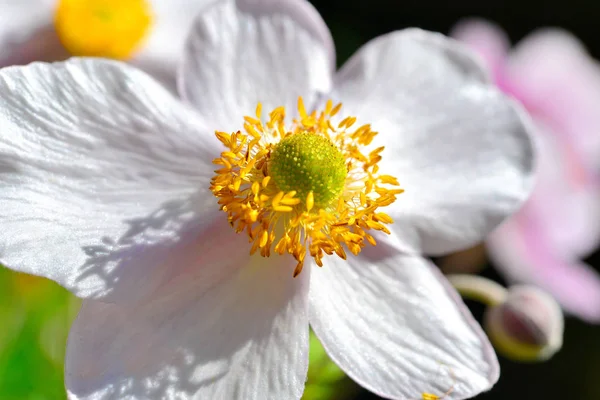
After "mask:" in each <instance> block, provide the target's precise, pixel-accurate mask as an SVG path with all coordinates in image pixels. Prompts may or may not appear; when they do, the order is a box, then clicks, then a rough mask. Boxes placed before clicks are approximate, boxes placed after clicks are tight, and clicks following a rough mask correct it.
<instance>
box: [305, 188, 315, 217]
mask: <svg viewBox="0 0 600 400" xmlns="http://www.w3.org/2000/svg"><path fill="white" fill-rule="evenodd" d="M314 206H315V196H314V195H313V192H312V190H311V191H310V192H308V194H307V195H306V211H309V212H310V210H312V208H313V207H314Z"/></svg>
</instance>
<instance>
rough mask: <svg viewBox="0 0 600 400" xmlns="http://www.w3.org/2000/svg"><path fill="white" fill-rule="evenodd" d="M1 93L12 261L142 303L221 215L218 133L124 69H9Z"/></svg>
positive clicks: (93, 63) (0, 167) (6, 247)
mask: <svg viewBox="0 0 600 400" xmlns="http://www.w3.org/2000/svg"><path fill="white" fill-rule="evenodd" d="M0 92H2V94H3V95H2V96H1V97H0V132H1V136H0V221H2V222H1V224H2V229H1V230H0V262H1V263H3V264H5V265H6V266H8V267H10V268H13V269H15V270H18V271H23V272H27V273H31V274H35V275H41V276H45V277H48V278H50V279H53V280H55V281H57V282H58V283H60V284H61V285H64V286H65V287H66V288H68V289H70V290H72V291H73V292H74V293H75V294H77V295H78V296H82V297H102V296H108V295H111V296H116V297H119V296H120V295H126V296H133V297H136V296H137V295H141V292H142V289H144V287H143V286H142V287H138V285H139V282H140V281H141V282H146V281H152V280H153V279H154V278H155V277H156V275H155V274H158V275H160V274H163V273H164V272H160V271H158V270H156V271H155V270H154V269H155V268H160V265H159V264H160V261H161V260H164V258H165V257H166V255H165V253H166V252H168V251H172V249H173V248H175V247H176V246H177V245H178V244H179V242H180V241H182V240H184V239H185V238H188V236H186V237H185V238H184V239H182V238H181V236H184V235H190V237H192V238H193V237H195V236H197V235H198V234H199V232H200V231H201V230H202V227H203V223H206V222H205V221H204V220H205V219H208V217H207V214H208V210H209V208H207V201H210V203H211V209H213V210H215V209H216V205H214V206H213V203H214V199H213V198H212V196H210V195H208V194H207V193H206V192H207V191H208V190H207V189H208V185H209V179H210V176H211V171H212V170H213V166H212V165H211V158H212V156H213V152H212V149H211V147H210V146H211V143H212V142H210V140H211V139H209V138H210V137H212V135H210V136H208V135H207V134H206V133H205V131H204V127H203V123H202V121H200V120H199V119H198V117H197V116H196V115H195V114H194V113H193V112H191V111H190V110H188V109H187V108H186V107H185V106H184V105H183V104H181V103H180V102H178V101H177V100H175V99H174V98H173V97H171V95H170V94H169V93H167V92H166V91H165V90H164V89H163V88H162V87H161V86H160V85H159V84H158V83H156V82H155V81H153V80H152V79H151V78H150V77H148V76H147V75H146V74H144V73H142V72H140V71H138V70H136V69H134V68H132V67H128V66H126V65H125V64H122V63H118V62H111V61H102V60H96V59H71V60H70V61H67V62H64V63H56V64H42V63H36V64H30V65H29V66H26V67H8V68H5V69H2V70H1V71H0ZM212 207H214V208H212ZM117 289H118V290H117Z"/></svg>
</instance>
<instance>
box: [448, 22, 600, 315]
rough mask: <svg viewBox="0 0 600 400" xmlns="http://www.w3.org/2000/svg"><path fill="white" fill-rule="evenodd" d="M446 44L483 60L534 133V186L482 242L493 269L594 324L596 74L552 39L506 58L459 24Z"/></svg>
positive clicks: (548, 32) (482, 27)
mask: <svg viewBox="0 0 600 400" xmlns="http://www.w3.org/2000/svg"><path fill="white" fill-rule="evenodd" d="M452 36H454V37H456V38H457V39H459V40H461V41H463V42H465V43H466V44H468V45H469V46H470V47H472V48H473V49H475V50H477V51H478V52H479V54H480V55H482V56H483V59H484V60H485V62H486V63H487V64H488V65H489V67H490V68H491V69H492V71H493V72H494V78H495V81H496V84H497V85H498V87H499V88H501V89H502V90H503V91H504V92H505V93H508V94H510V95H511V96H513V97H514V98H515V99H517V100H518V101H520V102H521V103H522V104H523V105H524V106H525V108H526V109H527V110H528V111H529V113H530V114H531V115H532V116H533V119H534V122H535V126H536V130H535V136H534V138H535V141H534V142H535V143H536V145H537V146H536V147H537V149H536V150H537V152H538V154H539V156H538V159H539V161H538V166H537V169H536V174H537V179H536V185H535V188H534V191H533V194H532V196H531V198H530V199H529V200H528V201H527V203H526V204H525V206H524V207H523V208H522V209H521V210H520V211H519V212H518V213H517V214H516V215H514V216H513V217H512V218H510V219H509V220H507V221H506V222H505V223H504V224H503V225H502V226H501V227H500V228H499V229H497V230H496V231H495V232H494V233H492V234H491V235H490V236H489V238H488V239H487V241H486V244H487V248H488V252H489V254H490V256H491V258H492V260H493V261H494V263H495V264H496V265H497V266H498V269H499V271H500V272H501V273H503V274H504V275H505V277H506V278H507V279H509V280H511V281H512V282H523V283H531V284H535V285H538V286H540V287H542V288H543V289H545V290H547V291H548V292H549V293H551V294H552V295H553V296H555V297H556V299H557V300H558V301H559V302H560V303H561V305H562V306H563V308H564V309H565V310H566V311H568V312H570V313H572V314H575V315H577V316H579V317H581V318H583V319H585V320H587V321H590V322H600V277H599V276H598V274H597V273H596V272H595V271H594V270H593V269H592V268H591V267H590V266H588V265H587V264H585V263H584V262H582V261H580V259H581V258H582V257H585V256H586V255H587V254H589V253H591V252H592V251H593V250H594V249H596V247H597V246H598V243H599V242H600V187H599V183H600V180H599V177H600V176H599V175H598V171H599V168H598V167H599V166H600V165H599V161H598V160H600V158H599V155H600V131H599V129H600V113H598V110H597V107H598V104H600V69H599V68H598V66H597V64H596V62H595V61H594V60H593V59H592V58H590V56H589V55H588V54H587V52H586V50H585V49H584V47H583V46H582V45H581V43H580V42H579V41H578V40H577V39H576V38H575V37H573V36H572V35H571V34H569V33H568V32H565V31H562V30H558V29H544V30H540V31H538V32H535V33H533V34H531V35H530V36H528V37H527V38H525V39H524V40H523V41H522V42H520V43H519V44H518V45H517V46H516V48H515V49H514V50H513V51H512V52H510V53H509V41H508V39H507V37H506V34H505V33H504V32H503V31H502V30H501V29H500V28H499V27H498V26H496V25H493V24H491V23H488V22H485V21H481V20H472V21H465V22H463V23H461V24H459V25H458V26H457V27H456V28H455V29H454V33H453V34H452Z"/></svg>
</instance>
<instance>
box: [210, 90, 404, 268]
mask: <svg viewBox="0 0 600 400" xmlns="http://www.w3.org/2000/svg"><path fill="white" fill-rule="evenodd" d="M340 109H341V104H337V105H335V106H334V105H333V103H332V102H331V101H328V102H327V103H326V106H325V108H324V110H323V111H320V112H312V113H310V114H309V113H308V112H307V110H306V108H305V106H304V102H303V101H302V98H300V99H299V100H298V116H299V118H298V119H297V120H294V121H293V123H292V124H291V125H290V126H289V127H286V123H285V109H284V108H283V107H278V108H276V109H275V110H273V111H272V112H271V113H270V114H269V120H268V121H266V122H265V123H263V122H262V121H261V120H262V117H261V115H262V106H261V105H260V104H259V105H258V106H257V107H256V110H255V116H253V117H251V116H246V117H244V123H243V128H244V132H242V131H238V132H234V133H231V134H227V133H224V132H216V133H215V134H216V136H217V138H218V139H219V141H221V143H223V145H225V147H226V150H225V151H223V152H222V153H221V156H220V157H219V158H217V159H215V160H214V161H213V162H214V164H216V165H219V166H221V167H222V168H220V169H219V170H217V171H215V174H216V175H215V176H214V177H213V179H212V182H211V191H212V192H213V194H214V195H215V196H216V197H217V198H218V199H219V204H220V206H221V209H222V210H223V211H225V212H226V213H227V215H228V219H229V223H230V224H231V226H232V227H233V228H234V229H235V231H236V232H238V233H241V232H247V234H248V238H249V241H250V243H252V245H251V246H250V253H251V254H253V253H254V252H257V251H259V250H260V254H261V256H263V257H268V256H269V255H270V254H271V247H272V246H273V245H274V252H275V253H277V254H280V255H283V254H285V253H288V254H291V255H292V256H293V257H294V258H295V259H296V261H297V264H296V268H295V269H294V272H293V274H294V276H297V275H298V274H299V273H300V272H301V271H302V268H303V265H304V259H305V256H306V253H307V252H308V253H309V254H310V256H311V257H312V258H313V260H314V261H315V263H316V264H317V265H318V266H322V265H323V262H322V259H323V257H324V255H333V254H335V255H337V256H338V257H340V258H342V259H346V250H345V249H344V247H345V248H346V249H348V250H349V251H350V252H351V253H352V254H355V255H356V254H358V253H360V251H361V250H362V248H363V247H364V246H365V245H366V244H367V243H369V244H371V245H373V246H374V245H376V241H375V239H374V238H373V236H372V235H370V234H369V233H368V231H370V230H376V231H381V232H384V233H389V232H390V231H389V229H388V228H387V227H386V226H385V225H387V224H391V223H392V222H393V221H392V218H390V216H389V215H387V214H385V213H383V212H381V211H380V210H379V208H380V207H384V206H387V205H389V204H391V203H393V202H394V201H395V200H396V195H398V194H400V193H402V192H403V190H402V189H399V188H394V186H395V187H397V186H399V183H398V181H397V180H396V178H395V177H393V176H390V175H379V174H378V171H379V165H378V163H379V161H380V160H381V158H382V156H381V152H382V151H383V147H379V148H376V149H374V150H372V151H370V152H369V151H368V150H367V151H365V150H366V149H365V147H366V146H367V145H369V144H370V143H371V141H372V140H373V138H374V137H375V135H377V132H373V131H372V130H371V126H370V125H368V124H367V125H362V126H360V127H358V128H353V126H354V125H355V122H356V121H357V119H356V117H353V116H348V117H346V118H343V119H341V122H339V123H338V124H333V123H332V122H331V118H332V117H333V116H334V115H335V114H337V113H338V112H339V111H340ZM338 160H339V161H338Z"/></svg>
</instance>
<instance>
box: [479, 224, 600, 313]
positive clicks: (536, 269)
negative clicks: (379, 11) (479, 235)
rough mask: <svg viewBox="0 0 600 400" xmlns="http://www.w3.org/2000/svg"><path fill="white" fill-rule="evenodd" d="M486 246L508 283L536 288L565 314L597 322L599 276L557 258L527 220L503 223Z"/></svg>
mask: <svg viewBox="0 0 600 400" xmlns="http://www.w3.org/2000/svg"><path fill="white" fill-rule="evenodd" d="M487 245H488V250H489V252H490V256H491V257H492V259H493V261H494V262H495V263H496V265H497V267H498V269H499V271H500V272H501V273H503V274H504V275H505V277H506V278H507V279H509V280H510V281H511V282H519V283H530V284H534V285H537V286H539V287H541V288H542V289H544V290H546V291H548V292H549V293H550V294H552V295H553V296H554V297H555V298H556V299H557V301H558V302H559V303H560V304H561V305H562V306H563V308H564V309H565V310H566V311H567V312H569V313H572V314H574V315H577V316H579V317H580V318H583V319H585V320H587V321H589V322H595V323H598V322H600V275H599V274H598V273H597V272H595V271H594V270H593V269H592V268H591V267H590V266H588V265H586V264H585V263H582V262H579V261H575V260H569V259H565V258H564V257H562V256H561V255H559V254H556V252H555V251H554V249H553V247H552V246H551V244H550V243H549V242H548V241H547V240H545V236H544V232H543V231H540V230H538V229H536V227H535V226H534V225H532V224H530V223H529V221H527V219H526V218H513V219H511V220H509V221H507V222H506V223H504V224H503V225H502V226H501V227H500V228H498V229H497V230H496V231H495V232H494V233H492V234H491V235H490V236H489V239H488V241H487Z"/></svg>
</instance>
